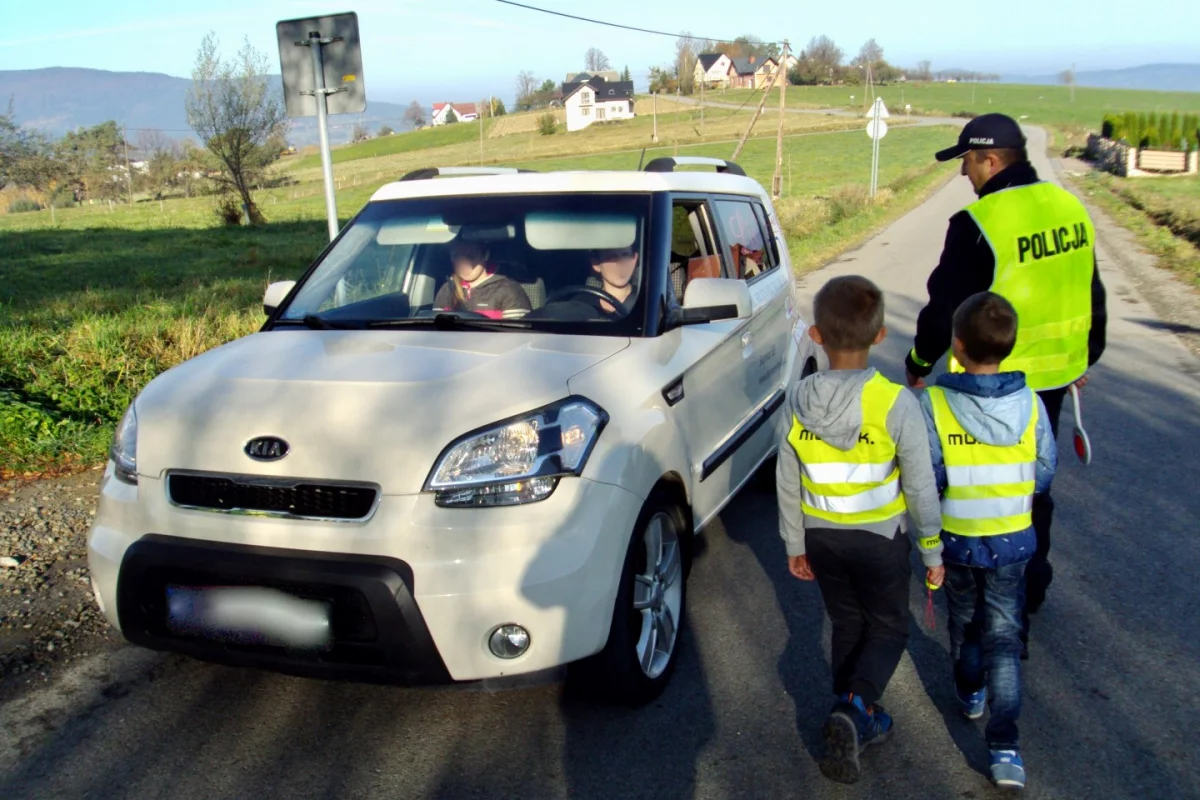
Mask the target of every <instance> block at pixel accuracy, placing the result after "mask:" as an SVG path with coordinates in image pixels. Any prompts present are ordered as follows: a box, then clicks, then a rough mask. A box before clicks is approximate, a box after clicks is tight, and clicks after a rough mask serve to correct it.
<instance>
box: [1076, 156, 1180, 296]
mask: <svg viewBox="0 0 1200 800" xmlns="http://www.w3.org/2000/svg"><path fill="white" fill-rule="evenodd" d="M1079 183H1080V185H1081V186H1082V187H1083V188H1085V189H1086V190H1087V191H1088V193H1089V195H1090V196H1091V198H1092V199H1093V200H1094V201H1096V202H1097V203H1098V204H1099V205H1100V206H1101V207H1102V208H1103V209H1105V210H1106V211H1108V212H1109V213H1110V214H1112V215H1113V216H1114V217H1116V219H1117V221H1119V222H1120V223H1121V224H1122V225H1124V226H1125V227H1126V228H1129V229H1130V230H1131V231H1133V232H1134V233H1135V234H1136V235H1137V237H1138V239H1139V240H1140V241H1141V242H1142V244H1143V245H1144V246H1145V247H1146V248H1147V249H1148V250H1149V251H1150V252H1152V253H1154V254H1155V255H1156V256H1158V263H1159V265H1160V266H1163V267H1166V268H1168V269H1170V270H1172V271H1173V272H1175V273H1177V274H1178V275H1179V276H1180V277H1181V278H1183V279H1184V280H1186V281H1188V282H1189V283H1191V284H1192V285H1193V286H1195V287H1197V288H1200V177H1197V176H1194V175H1193V176H1188V177H1175V178H1118V177H1116V176H1114V175H1109V174H1107V173H1098V172H1094V173H1090V174H1088V175H1086V176H1084V177H1083V178H1082V179H1081V180H1080V182H1079Z"/></svg>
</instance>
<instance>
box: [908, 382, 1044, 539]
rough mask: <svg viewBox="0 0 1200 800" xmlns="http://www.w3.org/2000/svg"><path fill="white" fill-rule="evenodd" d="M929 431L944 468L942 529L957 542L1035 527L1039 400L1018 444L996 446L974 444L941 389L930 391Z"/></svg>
mask: <svg viewBox="0 0 1200 800" xmlns="http://www.w3.org/2000/svg"><path fill="white" fill-rule="evenodd" d="M928 391H929V400H930V402H931V404H932V406H933V426H934V428H936V429H937V435H938V442H939V443H940V444H941V446H942V461H943V462H944V463H945V465H946V491H945V493H944V494H943V495H942V528H943V529H944V530H945V531H947V532H948V533H956V534H958V535H960V536H998V535H1000V534H1005V533H1016V532H1017V531H1023V530H1025V529H1026V528H1028V527H1029V526H1030V525H1032V524H1033V515H1032V513H1031V512H1032V510H1033V490H1034V479H1035V477H1036V475H1037V420H1038V403H1037V398H1036V397H1034V396H1032V390H1030V389H1026V391H1028V392H1030V394H1031V400H1032V401H1033V413H1031V414H1030V415H1029V424H1028V425H1027V426H1026V427H1025V431H1024V433H1022V434H1021V438H1020V440H1019V441H1018V442H1017V444H1014V445H1009V446H1006V447H1005V446H999V445H990V444H984V443H983V442H980V441H978V440H976V439H975V438H974V437H973V436H971V434H969V433H967V432H966V430H965V429H964V428H963V427H962V425H961V424H960V423H959V421H958V419H957V418H956V417H955V416H954V412H953V411H952V410H951V408H950V403H949V402H948V401H947V400H946V392H945V390H944V389H943V388H942V387H940V386H931V387H929V389H928Z"/></svg>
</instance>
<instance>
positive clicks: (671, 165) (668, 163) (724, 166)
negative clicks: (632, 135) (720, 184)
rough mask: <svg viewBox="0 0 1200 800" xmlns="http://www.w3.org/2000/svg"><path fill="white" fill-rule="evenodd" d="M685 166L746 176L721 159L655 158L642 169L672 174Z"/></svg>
mask: <svg viewBox="0 0 1200 800" xmlns="http://www.w3.org/2000/svg"><path fill="white" fill-rule="evenodd" d="M685 165H686V166H691V165H696V166H708V167H716V168H717V172H722V173H728V174H730V175H745V174H746V171H745V170H743V169H742V168H741V167H740V166H738V165H737V164H735V163H734V162H732V161H726V160H725V159H723V158H709V157H707V156H663V157H662V158H656V159H654V160H653V161H651V162H650V163H649V164H647V165H646V166H645V168H644V171H645V172H674V171H675V167H679V166H685Z"/></svg>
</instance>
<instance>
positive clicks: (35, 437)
mask: <svg viewBox="0 0 1200 800" xmlns="http://www.w3.org/2000/svg"><path fill="white" fill-rule="evenodd" d="M744 120H745V117H743V120H742V121H743V122H744ZM661 123H662V119H661V118H660V131H661V130H662V128H661ZM856 127H857V124H856ZM769 128H770V126H766V125H764V126H763V130H764V132H765V131H766V130H767V129H769ZM476 132H478V131H476ZM771 133H772V134H773V130H771ZM945 136H946V132H945V131H944V130H939V129H937V128H920V129H916V128H912V129H903V128H897V129H893V131H892V132H891V133H889V134H888V136H887V138H885V139H884V140H883V143H882V147H881V174H880V186H881V187H883V191H882V192H881V193H880V196H879V198H878V199H877V201H876V202H874V203H872V202H869V201H867V199H866V198H865V192H863V191H862V189H861V187H864V186H865V185H866V182H867V179H868V173H869V170H870V141H869V139H868V138H867V137H866V136H865V135H864V134H863V133H862V132H861V131H850V132H837V133H822V134H820V135H812V136H791V137H789V138H787V139H785V150H784V170H785V184H784V193H785V196H784V198H783V199H782V200H781V201H780V203H779V206H778V210H779V214H780V217H781V221H782V222H783V224H784V227H785V230H786V232H787V234H788V239H789V245H790V250H791V253H792V256H793V262H794V263H795V266H796V268H797V270H807V269H811V268H813V267H814V266H817V265H819V264H820V263H822V261H823V260H826V259H828V258H830V257H832V256H833V255H835V254H836V252H837V251H838V250H839V249H840V248H844V247H845V246H846V245H847V244H853V243H854V242H856V241H858V240H860V239H861V238H863V237H865V236H866V235H868V234H869V233H870V231H871V230H872V229H873V228H874V227H875V226H876V225H878V224H880V223H881V222H885V221H887V220H889V219H890V218H892V217H894V216H897V215H898V214H899V213H901V212H902V211H903V210H905V209H907V208H909V207H911V206H912V205H914V204H915V203H916V202H917V201H918V199H919V198H920V197H921V196H923V195H922V194H921V193H922V192H924V191H926V190H927V189H928V188H929V187H931V186H933V185H934V184H935V183H936V182H937V180H938V179H939V177H940V176H941V175H942V174H944V173H946V172H947V171H946V169H945V168H943V167H939V165H936V163H935V162H933V161H932V159H931V157H930V154H931V153H932V152H933V150H934V149H936V147H937V146H938V145H939V144H940V141H941V140H942V139H944V138H945ZM507 138H512V139H517V138H519V137H516V136H514V137H507ZM529 138H531V137H526V139H527V140H528V139H529ZM537 138H539V139H562V140H567V139H568V137H566V136H558V137H537ZM627 144H628V142H627ZM475 146H476V147H477V144H476V145H475ZM465 147H467V148H469V147H470V145H465ZM732 150H733V144H732V143H729V142H725V143H722V144H712V143H710V144H704V145H701V146H699V147H680V148H679V149H678V151H679V152H680V153H688V154H704V155H714V156H720V157H728V156H729V155H730V154H731V153H732ZM675 151H676V149H675V147H673V146H665V147H659V148H657V149H656V150H654V151H649V152H647V155H646V158H647V159H649V158H651V157H653V156H654V155H655V154H658V155H662V154H665V153H672V152H675ZM400 157H404V156H402V155H395V156H389V158H400ZM412 157H414V158H415V159H420V160H419V162H414V163H418V164H429V163H445V162H444V161H440V160H435V159H433V158H432V157H430V156H429V154H428V153H425V152H421V151H417V152H415V153H414V154H413V156H412ZM639 158H640V150H635V151H634V152H632V153H609V154H602V155H592V156H582V157H576V158H560V159H537V160H529V161H521V162H519V163H520V164H521V165H528V166H532V167H536V168H537V169H540V170H560V169H574V168H589V169H598V168H615V169H635V168H636V167H637V161H638V159H639ZM739 162H740V163H741V164H742V165H743V167H745V168H746V170H747V172H748V173H749V174H750V175H751V176H752V177H754V178H756V179H758V180H759V181H761V182H762V183H763V185H764V186H767V187H769V186H770V180H771V175H772V173H773V171H774V164H775V142H774V136H773V135H771V136H769V138H763V139H751V140H749V141H748V142H747V144H746V146H745V148H744V150H743V152H742V154H741V156H740V157H739ZM350 163H354V162H350ZM509 163H514V162H511V161H510V162H509ZM789 163H790V166H791V170H790V171H791V178H790V180H786V175H787V172H788V165H789ZM354 177H358V178H361V183H359V184H358V185H349V186H345V185H344V188H343V189H342V191H340V192H339V193H338V195H337V200H338V208H339V216H340V217H341V219H342V222H343V223H344V222H345V221H346V220H347V219H349V217H350V216H352V215H353V213H355V212H356V211H357V210H358V209H359V208H360V207H361V206H362V205H363V204H364V203H365V202H366V201H367V199H368V198H369V196H370V194H371V193H373V192H374V191H375V189H376V188H378V185H379V184H380V183H382V182H384V181H383V180H380V181H375V180H369V178H370V177H371V176H370V175H369V174H367V173H363V174H361V175H357V176H354ZM390 178H391V176H390V175H389V176H388V177H387V178H385V179H384V180H387V179H390ZM889 185H890V187H889ZM855 186H857V187H859V188H858V189H855V188H853V187H855ZM844 187H850V188H844ZM296 189H299V190H301V192H302V193H303V192H310V191H311V195H308V196H297V197H296V198H295V199H293V198H292V197H291V195H290V194H289V192H291V191H293V189H291V188H284V189H277V190H273V191H263V192H259V193H258V198H257V199H258V202H259V203H260V205H261V206H262V208H263V210H264V212H265V213H266V214H267V217H268V219H269V220H270V222H269V224H267V225H264V226H261V227H260V228H256V229H251V228H228V227H223V226H220V225H218V224H217V222H216V217H215V215H214V214H213V213H212V205H213V201H212V200H211V199H210V198H195V199H191V200H182V199H175V200H168V201H167V202H166V203H164V204H163V205H161V206H160V205H159V204H158V203H147V202H140V203H135V204H134V205H133V206H132V207H130V206H121V205H118V206H115V207H114V208H113V209H112V210H110V209H109V207H108V206H107V205H94V206H83V207H77V208H69V209H59V210H57V212H56V215H55V217H54V221H53V223H52V222H51V216H50V213H49V212H48V211H38V212H29V213H22V214H10V215H4V216H0V252H3V253H5V258H4V260H3V262H2V263H0V474H12V473H17V474H22V473H26V472H42V471H47V470H55V469H62V468H68V467H71V466H72V465H90V464H94V463H96V462H98V461H102V460H103V458H104V453H105V450H106V448H107V446H108V443H109V441H110V437H111V435H112V429H113V426H114V425H115V424H116V422H117V421H118V420H119V419H120V416H121V414H122V413H123V412H124V410H125V408H126V407H127V406H128V404H129V402H130V401H132V399H133V397H134V396H135V395H136V394H137V392H138V391H140V390H141V388H142V387H143V386H144V385H145V384H146V383H147V382H148V381H149V380H150V379H151V378H153V377H154V376H155V375H157V374H159V373H161V372H162V371H164V370H166V369H169V368H171V367H173V366H175V365H176V364H178V363H180V362H182V361H184V360H186V359H188V358H191V357H193V356H195V355H197V354H199V353H201V352H204V351H205V350H208V349H210V348H212V347H215V346H218V345H220V344H223V343H225V342H228V341H230V340H232V339H235V338H238V337H239V336H243V335H246V334H248V333H251V332H253V331H254V330H256V329H257V328H258V327H259V325H260V324H261V322H262V313H261V300H262V292H263V289H264V288H265V287H266V285H267V284H268V282H269V281H272V280H285V279H290V278H296V277H298V276H299V275H300V273H301V272H302V271H303V270H304V269H305V267H306V266H307V265H308V264H309V263H311V261H312V259H313V258H314V257H315V256H316V255H317V254H318V253H319V252H320V251H321V249H322V248H323V247H324V246H325V245H326V243H327V232H326V228H325V222H324V203H323V199H322V196H321V185H320V183H316V182H314V183H310V184H301V185H300V186H299V187H296Z"/></svg>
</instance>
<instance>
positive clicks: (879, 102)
mask: <svg viewBox="0 0 1200 800" xmlns="http://www.w3.org/2000/svg"><path fill="white" fill-rule="evenodd" d="M876 112H878V114H876ZM863 116H864V117H876V116H878V118H879V119H887V118H888V117H890V116H891V114H889V113H888V110H887V106H885V105H884V104H883V98H882V97H876V98H875V102H874V103H872V104H871V108H870V110H868V111H867V113H865V114H863Z"/></svg>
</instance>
